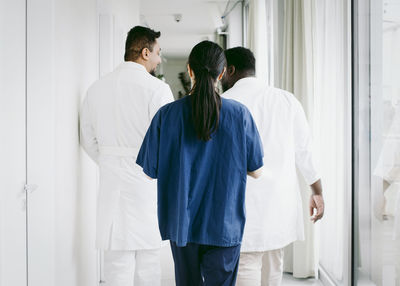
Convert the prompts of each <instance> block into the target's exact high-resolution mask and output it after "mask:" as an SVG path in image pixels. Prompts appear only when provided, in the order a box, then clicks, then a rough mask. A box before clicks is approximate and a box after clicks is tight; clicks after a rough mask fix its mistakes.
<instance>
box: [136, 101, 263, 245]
mask: <svg viewBox="0 0 400 286" xmlns="http://www.w3.org/2000/svg"><path fill="white" fill-rule="evenodd" d="M191 120H192V119H191V103H190V96H187V97H185V98H183V99H180V100H178V101H175V102H172V103H170V104H167V105H165V106H163V107H162V108H160V110H159V111H158V112H157V113H156V115H155V116H154V118H153V120H152V122H151V125H150V127H149V129H148V131H147V133H146V136H145V138H144V140H143V143H142V146H141V148H140V151H139V154H138V157H137V161H136V163H137V164H139V165H140V166H141V167H143V171H144V172H145V173H146V174H147V175H148V176H150V177H152V178H157V179H158V182H157V184H158V221H159V228H160V233H161V236H162V238H163V240H168V239H169V240H172V241H174V242H176V244H177V245H178V246H185V245H186V244H187V243H189V242H191V243H198V244H206V245H214V246H225V247H227V246H234V245H238V244H240V243H241V241H242V236H243V228H244V223H245V205H244V200H245V188H246V179H247V172H248V171H254V170H257V169H259V168H260V167H261V166H262V165H263V159H262V158H263V151H262V145H261V141H260V137H259V134H258V131H257V128H256V125H255V123H254V121H253V118H252V116H251V114H250V112H249V111H248V109H247V108H246V107H245V106H244V105H242V104H240V103H238V102H236V101H234V100H229V99H222V106H221V110H220V124H219V128H218V130H217V131H216V132H214V133H213V134H212V136H211V140H209V141H207V142H204V141H201V140H199V139H198V138H197V136H196V133H195V130H194V127H193V124H192V121H191Z"/></svg>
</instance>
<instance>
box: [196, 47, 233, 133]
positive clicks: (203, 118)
mask: <svg viewBox="0 0 400 286" xmlns="http://www.w3.org/2000/svg"><path fill="white" fill-rule="evenodd" d="M188 64H189V66H190V68H191V70H192V71H193V73H194V78H195V84H194V86H193V88H192V90H191V92H190V97H191V103H192V120H193V124H194V128H195V131H196V134H197V137H198V138H199V139H201V140H204V141H208V140H210V139H211V134H212V133H213V132H214V131H216V130H217V129H218V125H219V111H220V108H221V98H220V96H219V94H218V93H217V91H216V87H215V85H216V82H217V79H218V76H219V75H220V74H221V73H222V72H223V71H224V68H225V66H226V60H225V56H224V51H223V49H222V48H221V47H220V46H218V45H217V44H216V43H213V42H210V41H203V42H201V43H199V44H197V45H196V46H195V47H194V48H193V49H192V51H191V52H190V55H189V62H188Z"/></svg>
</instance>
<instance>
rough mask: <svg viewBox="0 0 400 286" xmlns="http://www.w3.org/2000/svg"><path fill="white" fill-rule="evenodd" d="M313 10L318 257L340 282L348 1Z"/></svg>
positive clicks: (347, 130)
mask: <svg viewBox="0 0 400 286" xmlns="http://www.w3.org/2000/svg"><path fill="white" fill-rule="evenodd" d="M316 11H317V13H316V22H317V25H316V43H317V45H316V61H315V62H316V69H315V76H314V78H315V79H314V80H315V91H316V92H315V94H318V97H316V100H315V109H314V111H315V112H314V116H315V120H314V130H315V133H314V134H315V138H316V143H317V146H319V149H320V158H321V160H320V161H321V174H322V177H323V185H324V197H325V206H326V207H325V209H326V210H325V217H324V219H323V221H322V222H321V225H320V227H321V231H320V246H321V247H320V256H319V257H320V265H322V266H323V267H324V269H325V270H326V271H327V272H328V273H330V275H331V277H332V278H334V279H335V280H337V281H344V280H347V279H348V276H349V273H346V272H347V271H348V270H346V269H349V267H350V265H347V263H349V262H348V259H347V257H348V254H349V251H350V247H349V244H350V236H349V235H348V233H349V231H350V226H349V223H348V222H349V220H350V219H349V217H348V216H346V214H349V211H347V210H348V208H351V206H350V204H349V203H348V200H347V198H349V196H348V192H351V169H350V166H351V165H350V164H351V163H350V162H351V109H350V108H351V91H350V62H351V61H350V37H349V35H350V20H349V16H348V15H349V12H350V7H349V3H348V1H346V0H335V1H332V0H319V1H316ZM344 271H346V272H344Z"/></svg>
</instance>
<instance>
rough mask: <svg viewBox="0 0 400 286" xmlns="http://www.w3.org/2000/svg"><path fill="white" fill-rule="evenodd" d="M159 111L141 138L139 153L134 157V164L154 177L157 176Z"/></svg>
mask: <svg viewBox="0 0 400 286" xmlns="http://www.w3.org/2000/svg"><path fill="white" fill-rule="evenodd" d="M160 125H161V114H160V111H159V112H157V113H156V115H154V117H153V119H152V121H151V124H150V127H149V129H147V132H146V136H145V137H144V139H143V143H142V146H141V147H140V150H139V154H138V156H137V159H136V164H138V165H139V166H141V167H142V168H143V172H144V173H145V174H146V175H147V176H149V177H151V178H153V179H156V178H157V177H158V155H159V149H160Z"/></svg>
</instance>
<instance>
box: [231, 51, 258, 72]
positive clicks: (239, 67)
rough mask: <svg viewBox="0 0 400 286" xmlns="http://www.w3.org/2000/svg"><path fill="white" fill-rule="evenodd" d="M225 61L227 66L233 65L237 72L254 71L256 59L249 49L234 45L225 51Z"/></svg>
mask: <svg viewBox="0 0 400 286" xmlns="http://www.w3.org/2000/svg"><path fill="white" fill-rule="evenodd" d="M225 57H226V61H227V63H228V66H234V67H235V70H236V71H237V72H238V73H243V72H244V73H251V74H253V75H254V74H255V72H256V59H255V57H254V54H253V53H252V51H250V50H249V49H246V48H243V47H236V48H232V49H228V50H226V51H225Z"/></svg>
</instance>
